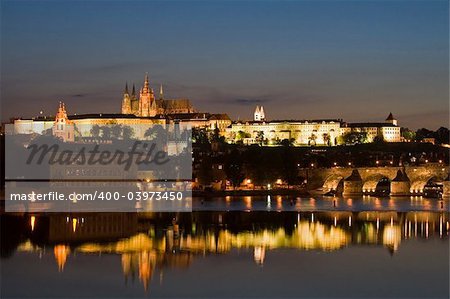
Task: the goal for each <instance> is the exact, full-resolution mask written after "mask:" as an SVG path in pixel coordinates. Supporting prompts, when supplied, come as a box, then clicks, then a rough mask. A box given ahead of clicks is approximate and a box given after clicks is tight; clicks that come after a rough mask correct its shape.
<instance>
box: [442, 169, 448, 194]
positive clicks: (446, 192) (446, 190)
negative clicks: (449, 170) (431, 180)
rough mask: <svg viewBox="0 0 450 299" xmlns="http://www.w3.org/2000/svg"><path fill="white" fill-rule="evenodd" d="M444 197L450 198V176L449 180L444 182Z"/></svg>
mask: <svg viewBox="0 0 450 299" xmlns="http://www.w3.org/2000/svg"><path fill="white" fill-rule="evenodd" d="M442 191H443V192H442V196H443V197H444V198H450V174H449V175H448V176H447V178H446V179H445V180H444V182H443V190H442Z"/></svg>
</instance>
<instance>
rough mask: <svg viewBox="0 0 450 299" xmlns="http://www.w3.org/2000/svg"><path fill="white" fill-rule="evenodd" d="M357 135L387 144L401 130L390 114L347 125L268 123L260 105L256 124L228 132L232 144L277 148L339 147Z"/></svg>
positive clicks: (241, 124) (235, 125)
mask: <svg viewBox="0 0 450 299" xmlns="http://www.w3.org/2000/svg"><path fill="white" fill-rule="evenodd" d="M351 132H358V133H365V134H366V135H367V140H366V142H373V141H374V139H375V137H377V136H379V137H381V138H382V139H383V140H384V141H386V142H400V141H401V138H400V137H401V135H400V127H399V126H397V120H396V119H395V118H394V117H393V116H392V113H391V114H389V116H388V118H387V119H386V121H385V122H383V123H345V122H343V120H342V119H317V120H273V121H267V120H266V117H265V112H264V108H263V107H262V106H261V107H260V106H257V107H256V110H255V112H254V118H253V121H238V122H235V123H233V124H232V125H231V126H230V127H229V128H228V129H227V134H226V136H227V138H228V141H229V142H232V143H233V142H242V143H243V144H257V143H259V144H265V145H277V144H279V142H280V141H282V140H289V141H290V142H291V143H292V144H293V145H300V146H301V145H331V146H332V145H337V144H338V137H339V136H342V135H344V134H347V133H351Z"/></svg>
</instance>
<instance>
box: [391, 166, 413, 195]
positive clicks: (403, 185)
mask: <svg viewBox="0 0 450 299" xmlns="http://www.w3.org/2000/svg"><path fill="white" fill-rule="evenodd" d="M410 188H411V183H410V181H409V178H408V177H407V176H406V173H403V171H401V170H399V171H397V176H396V177H395V178H394V179H393V180H392V181H391V196H409V195H410Z"/></svg>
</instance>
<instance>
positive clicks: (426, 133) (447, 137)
mask: <svg viewBox="0 0 450 299" xmlns="http://www.w3.org/2000/svg"><path fill="white" fill-rule="evenodd" d="M401 133H402V137H403V138H405V140H408V141H419V142H420V141H423V140H424V139H426V138H433V139H434V140H435V143H436V144H450V131H449V129H448V128H445V127H440V128H439V129H437V130H436V131H432V130H428V129H425V128H422V129H418V130H417V131H412V130H410V129H408V128H401Z"/></svg>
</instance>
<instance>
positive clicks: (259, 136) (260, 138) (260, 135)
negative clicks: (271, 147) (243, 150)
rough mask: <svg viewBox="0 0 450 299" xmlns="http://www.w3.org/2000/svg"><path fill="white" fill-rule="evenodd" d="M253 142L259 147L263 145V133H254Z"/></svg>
mask: <svg viewBox="0 0 450 299" xmlns="http://www.w3.org/2000/svg"><path fill="white" fill-rule="evenodd" d="M255 141H256V142H257V143H258V144H259V145H263V143H264V132H263V131H259V132H258V133H256V137H255Z"/></svg>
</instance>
